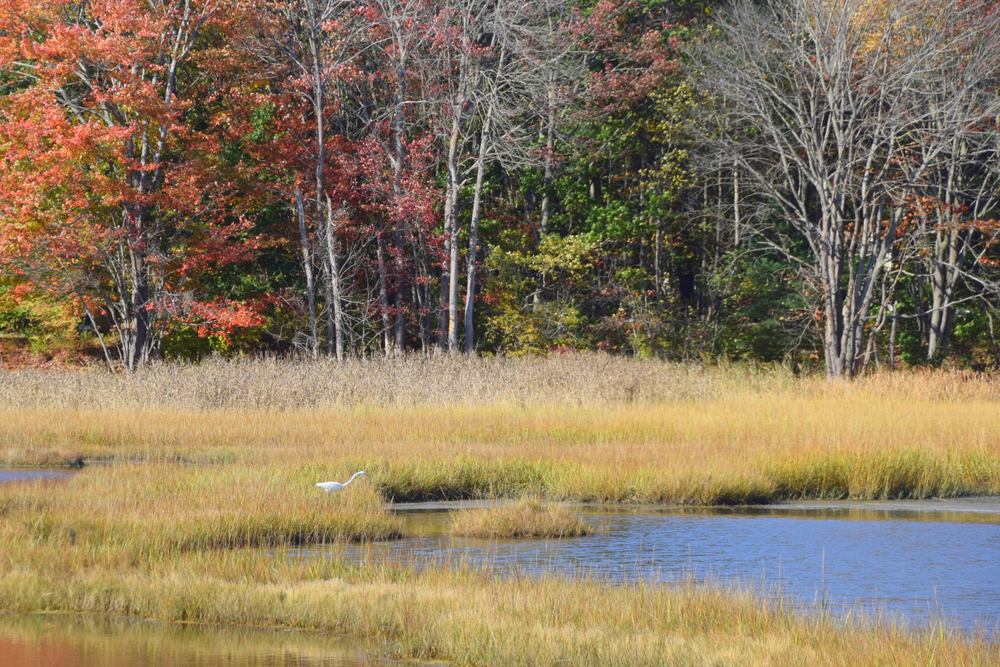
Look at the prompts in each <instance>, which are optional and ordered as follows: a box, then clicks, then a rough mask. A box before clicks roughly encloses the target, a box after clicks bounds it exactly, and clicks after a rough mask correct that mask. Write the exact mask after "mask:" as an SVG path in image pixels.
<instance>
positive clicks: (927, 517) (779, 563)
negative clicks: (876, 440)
mask: <svg viewBox="0 0 1000 667" xmlns="http://www.w3.org/2000/svg"><path fill="white" fill-rule="evenodd" d="M582 517H583V518H584V520H586V521H588V522H590V523H592V524H594V525H596V526H598V527H599V528H601V529H602V530H603V531H604V532H603V533H602V534H598V535H595V536H591V537H583V538H575V539H568V540H518V541H487V540H476V539H466V538H451V537H449V536H448V535H447V534H446V530H447V522H448V516H447V514H446V513H443V512H421V513H419V514H413V515H412V516H410V517H409V518H408V520H407V521H408V523H409V524H410V525H409V526H408V527H407V529H405V530H404V532H406V533H407V534H413V532H414V531H420V532H422V533H423V535H422V536H420V537H414V538H408V539H404V540H402V541H399V542H393V543H380V544H372V545H353V546H341V547H325V548H302V549H299V550H297V551H296V552H295V553H296V554H297V555H299V556H302V557H331V558H341V557H346V558H348V559H359V560H360V559H375V560H387V561H391V562H400V563H404V564H412V565H414V566H416V567H423V566H427V565H431V564H440V563H442V562H445V563H452V564H458V563H461V564H463V565H471V566H473V567H483V568H489V569H491V570H493V571H496V572H498V573H500V574H504V575H507V574H521V575H528V576H537V575H539V574H561V575H570V576H577V575H581V574H584V575H589V576H594V577H598V578H601V579H604V580H608V581H611V582H618V583H621V582H635V581H638V580H645V581H651V582H676V581H681V580H690V579H694V580H698V581H701V580H706V581H710V582H713V583H721V584H725V585H737V586H741V587H750V588H753V589H755V590H758V591H760V592H762V593H763V594H765V595H768V596H776V595H781V596H783V597H784V598H785V599H787V600H789V601H790V602H792V604H793V605H794V606H795V607H797V608H799V609H800V610H803V611H810V610H814V609H816V608H817V606H822V607H825V608H827V609H830V610H832V611H835V612H839V611H846V610H851V611H864V612H866V613H870V614H877V615H882V616H888V617H889V618H891V619H892V620H895V621H900V622H903V623H905V624H909V625H921V624H925V623H926V622H928V621H936V620H944V621H945V622H947V623H949V624H950V625H953V626H956V627H959V628H961V629H964V630H967V631H985V632H986V633H987V634H991V635H993V636H1000V631H998V630H1000V523H997V522H1000V516H996V515H993V516H990V517H981V516H979V517H977V516H975V515H951V516H948V517H947V518H949V519H951V520H942V519H943V518H945V517H944V515H941V514H932V513H927V514H905V515H904V514H896V513H891V512H882V513H871V512H822V511H813V512H808V513H803V512H799V513H795V514H789V513H781V512H775V511H753V510H746V511H738V512H737V511H734V512H725V513H719V512H714V513H713V512H677V511H673V512H671V511H659V512H657V511H617V512H615V511H597V510H585V511H583V512H582Z"/></svg>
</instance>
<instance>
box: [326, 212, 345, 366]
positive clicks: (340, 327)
mask: <svg viewBox="0 0 1000 667" xmlns="http://www.w3.org/2000/svg"><path fill="white" fill-rule="evenodd" d="M326 253H327V263H328V265H329V267H330V300H331V301H332V306H333V333H334V346H335V351H336V354H337V361H343V360H344V307H343V295H342V285H341V279H340V258H339V257H338V255H337V220H336V216H335V215H334V213H333V202H331V201H330V197H329V196H327V198H326Z"/></svg>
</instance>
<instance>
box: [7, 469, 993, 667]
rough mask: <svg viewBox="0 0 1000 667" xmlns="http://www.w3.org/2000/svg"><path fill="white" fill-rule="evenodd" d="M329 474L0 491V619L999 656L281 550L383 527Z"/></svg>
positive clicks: (804, 619) (517, 658)
mask: <svg viewBox="0 0 1000 667" xmlns="http://www.w3.org/2000/svg"><path fill="white" fill-rule="evenodd" d="M331 472H332V474H331ZM343 472H346V471H338V470H336V469H332V468H328V467H326V466H318V465H300V464H294V463H283V464H282V463H278V462H274V461H272V462H270V463H268V464H266V465H263V466H247V465H245V464H241V463H231V464H226V465H216V466H192V465H187V464H177V463H174V464H169V463H160V464H142V465H122V466H107V467H105V466H97V467H90V468H85V469H84V470H83V471H81V472H80V473H79V474H78V475H76V476H75V477H72V478H71V479H69V480H65V481H58V482H53V481H45V482H42V481H36V482H27V483H18V484H7V485H0V613H4V612H5V613H19V614H25V613H37V612H67V613H87V614H100V615H105V616H119V617H128V618H139V619H155V620H159V621H166V622H180V623H186V624H190V623H206V624H220V625H231V626H257V627H260V626H267V627H282V628H301V629H310V630H321V631H325V632H332V633H340V634H344V635H347V636H350V637H354V638H357V639H359V640H361V641H363V642H365V643H366V644H367V645H369V646H371V647H374V648H375V649H376V650H378V651H380V652H384V653H387V654H391V655H394V656H397V657H401V658H416V659H425V660H443V661H447V662H449V663H452V664H456V665H493V664H504V665H560V664H563V665H564V664H572V665H582V666H587V665H601V666H604V665H609V664H613V665H620V666H623V667H631V666H638V665H662V664H736V665H741V664H744V665H785V664H828V665H867V664H870V665H885V664H914V665H917V664H919V665H931V664H945V663H947V664H956V665H992V664H997V661H998V660H1000V647H998V646H997V645H996V644H992V643H990V642H989V641H987V640H986V639H983V638H977V637H974V636H965V635H961V634H957V633H954V632H952V631H950V630H948V629H947V628H945V627H943V626H942V627H937V628H933V629H931V630H918V631H908V630H905V629H902V628H898V627H894V626H892V625H891V624H889V623H884V622H877V621H875V622H873V621H870V620H868V619H861V618H856V619H850V618H848V619H846V620H844V619H839V618H836V617H830V616H825V615H822V614H815V615H808V614H807V615H797V614H794V613H792V612H791V611H790V610H789V609H786V608H783V607H782V606H781V605H780V604H769V603H765V602H764V601H763V600H762V599H761V598H760V597H758V596H756V595H754V594H752V593H749V592H745V591H743V592H741V591H737V590H729V589H723V588H711V587H705V586H697V585H694V584H685V585H680V586H663V585H626V586H615V585H610V584H607V583H602V582H600V581H594V580H590V579H586V578H582V579H578V580H571V579H561V578H556V577H543V578H541V579H527V578H503V577H499V576H495V575H492V574H490V573H489V572H484V571H480V570H476V569H474V568H472V567H465V568H463V567H461V563H452V564H451V565H452V566H458V567H447V568H446V567H442V568H441V569H434V568H430V569H421V570H419V571H418V570H416V569H410V568H406V567H403V566H397V565H389V564H381V565H380V564H377V563H365V562H353V563H352V562H349V561H346V560H342V559H338V558H335V557H331V558H303V557H302V555H301V553H299V552H297V551H292V550H291V547H297V546H299V545H302V544H311V543H314V542H315V543H319V542H336V541H344V540H354V539H362V540H367V539H380V538H388V537H392V536H394V535H396V534H397V532H398V524H396V523H395V520H394V519H393V518H392V517H390V516H388V515H387V514H386V513H385V510H384V508H383V507H382V504H381V498H380V496H379V495H378V493H377V491H376V490H375V489H374V487H373V486H371V485H370V484H369V483H368V482H365V483H361V484H354V485H352V486H351V487H350V488H349V489H347V490H346V491H345V492H343V493H340V494H336V495H327V494H323V493H321V492H319V491H318V490H316V489H315V488H313V487H312V483H313V482H314V481H315V479H317V478H328V477H334V478H336V477H339V476H342V474H343ZM259 547H266V548H259ZM333 549H334V551H331V555H333V554H335V553H336V551H335V549H336V547H333Z"/></svg>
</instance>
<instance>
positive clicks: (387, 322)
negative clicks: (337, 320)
mask: <svg viewBox="0 0 1000 667" xmlns="http://www.w3.org/2000/svg"><path fill="white" fill-rule="evenodd" d="M384 245H385V244H384V243H383V241H382V235H381V234H379V235H378V237H377V239H376V243H375V248H376V259H377V263H378V300H379V306H381V310H382V342H383V347H384V349H385V356H386V357H391V356H392V354H393V338H392V323H391V319H390V317H389V287H388V285H387V284H386V283H387V280H388V277H387V276H386V272H385V250H384V249H383V246H384Z"/></svg>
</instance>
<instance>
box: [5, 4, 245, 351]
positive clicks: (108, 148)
mask: <svg viewBox="0 0 1000 667" xmlns="http://www.w3.org/2000/svg"><path fill="white" fill-rule="evenodd" d="M228 5H229V2H228V0H200V1H199V0H157V1H156V2H148V1H145V0H92V1H91V2H87V3H79V2H70V1H69V0H43V1H41V2H40V1H38V0H11V1H8V2H5V3H4V4H3V6H2V7H0V68H2V70H3V71H4V73H5V80H6V84H7V89H8V91H7V94H6V95H5V96H3V98H2V99H0V145H2V149H0V191H2V192H3V193H4V198H3V202H2V203H0V207H2V208H0V215H2V218H3V224H2V225H0V263H2V265H3V266H4V267H5V268H6V269H7V270H8V271H10V272H12V273H14V274H16V275H17V276H19V278H20V279H21V280H23V281H25V282H28V283H30V284H31V285H32V286H33V287H34V288H35V289H39V290H47V291H50V292H54V293H57V294H60V295H64V296H66V297H69V298H71V299H73V300H74V301H75V302H76V303H78V304H79V306H80V307H81V309H82V311H83V313H84V314H85V317H86V318H87V320H88V322H89V325H90V326H91V328H92V329H93V330H94V331H95V332H97V333H98V335H99V336H100V338H101V342H102V347H103V348H104V351H105V355H106V358H107V360H108V362H109V364H114V363H120V364H121V365H122V366H123V367H125V368H127V369H130V370H131V369H135V368H137V367H138V366H140V365H142V364H143V363H145V362H146V361H148V360H149V359H150V358H151V357H152V356H153V355H155V353H156V352H157V349H158V346H159V344H160V340H161V338H162V334H163V332H164V331H165V329H166V327H167V326H168V325H169V324H170V323H172V322H176V321H178V320H183V321H188V322H192V323H195V324H197V325H199V326H200V328H201V331H202V332H203V333H208V332H211V331H215V330H217V329H221V330H222V332H223V333H224V332H225V331H226V330H227V329H231V328H234V327H242V326H247V325H252V324H254V323H256V322H257V316H256V315H255V313H254V310H253V308H252V307H251V306H249V305H248V304H235V303H232V302H230V301H228V300H227V299H224V298H221V299H207V300H200V299H199V298H198V296H197V295H198V294H199V293H200V292H198V291H196V290H195V287H196V286H197V285H198V283H199V282H200V281H202V280H203V279H205V278H206V277H209V278H210V277H211V275H212V274H213V273H214V272H217V271H218V270H219V269H220V267H223V266H226V265H228V264H232V263H234V262H242V261H246V260H248V259H250V258H251V257H252V256H253V253H254V251H255V249H256V247H257V243H258V240H257V239H256V238H255V237H254V236H253V235H251V234H250V233H249V230H250V228H249V223H248V222H247V221H245V220H244V219H242V218H241V217H240V215H239V208H238V206H237V198H236V196H235V195H236V190H235V187H234V185H233V184H232V180H231V179H230V178H229V177H228V173H227V172H228V171H229V170H230V168H229V166H227V164H226V163H225V161H224V160H222V159H220V158H219V155H220V148H221V147H220V144H219V141H218V139H217V136H218V132H216V129H217V126H218V124H219V123H220V122H225V116H226V114H225V109H224V101H223V99H222V95H221V92H220V89H219V82H218V80H216V76H217V75H218V73H219V68H218V66H217V65H218V63H220V62H223V63H224V62H225V61H226V59H227V57H228V55H229V54H228V53H227V50H226V47H225V42H226V40H225V37H224V35H225V34H226V31H227V29H228V28H229V27H230V21H232V16H233V14H232V12H230V11H228V10H229V9H230V7H229V6H228ZM105 331H110V332H111V333H112V335H111V336H104V335H102V332H105Z"/></svg>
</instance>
